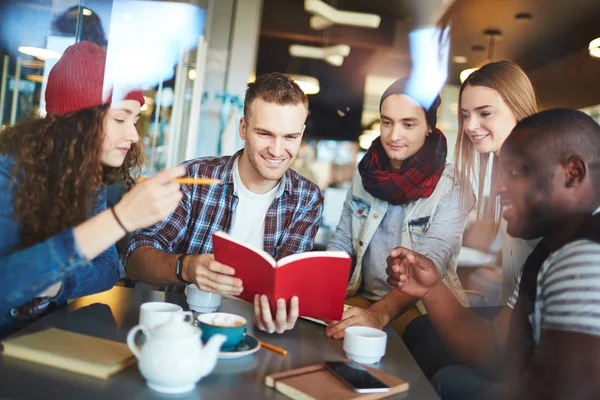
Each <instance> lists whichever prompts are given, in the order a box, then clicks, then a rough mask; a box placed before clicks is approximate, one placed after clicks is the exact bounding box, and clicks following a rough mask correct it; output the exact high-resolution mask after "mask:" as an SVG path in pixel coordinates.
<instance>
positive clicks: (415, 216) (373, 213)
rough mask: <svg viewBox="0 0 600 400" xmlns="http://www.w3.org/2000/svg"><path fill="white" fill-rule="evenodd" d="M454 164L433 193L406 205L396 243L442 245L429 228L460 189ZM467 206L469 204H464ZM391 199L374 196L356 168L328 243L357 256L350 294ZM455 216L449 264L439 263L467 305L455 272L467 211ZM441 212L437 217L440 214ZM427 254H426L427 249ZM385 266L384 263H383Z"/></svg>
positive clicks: (418, 247) (355, 289)
mask: <svg viewBox="0 0 600 400" xmlns="http://www.w3.org/2000/svg"><path fill="white" fill-rule="evenodd" d="M452 170H453V167H452V165H447V166H446V168H445V169H444V172H443V173H442V177H441V178H440V180H439V182H438V184H437V186H436V188H435V190H434V191H433V193H432V195H431V196H430V197H427V198H422V199H419V200H417V201H414V202H411V203H408V204H407V205H406V211H405V217H404V221H403V223H402V235H401V237H402V239H401V243H398V244H397V246H402V247H406V248H408V249H411V250H413V251H416V252H419V253H424V251H423V250H424V249H425V248H427V247H431V246H438V245H439V238H438V239H437V240H436V241H435V242H432V243H428V240H429V238H428V234H427V232H428V229H429V226H430V225H431V224H432V222H433V221H434V220H435V219H436V215H437V214H436V213H437V211H438V209H439V206H440V204H442V203H443V202H444V201H446V199H447V198H448V197H449V194H450V192H451V191H453V190H459V189H458V186H457V185H456V184H455V183H454V182H453V179H452V176H453V175H452ZM465 208H468V206H467V205H465ZM387 209H388V203H387V202H385V201H383V200H380V199H377V198H375V197H373V196H371V195H370V194H369V193H368V192H367V191H366V190H365V188H364V187H363V185H362V180H361V176H360V174H359V173H358V170H357V171H355V173H354V177H353V179H352V186H351V187H350V189H349V190H348V195H347V197H346V201H345V202H344V209H343V211H342V216H341V218H340V223H339V224H338V226H337V228H336V231H335V233H334V235H333V238H332V239H331V241H330V242H329V245H328V246H327V249H328V250H343V251H346V252H348V253H349V254H351V255H354V256H355V257H356V265H355V268H354V270H353V272H352V275H351V277H350V282H349V284H348V289H347V294H346V295H347V296H348V297H350V296H354V295H356V294H357V293H358V291H359V290H360V287H361V282H362V279H363V268H364V267H365V266H364V265H363V256H364V254H365V252H366V250H367V248H368V247H369V243H370V242H371V239H372V238H373V236H374V235H375V231H376V230H377V229H378V227H379V225H380V223H381V221H382V219H383V217H384V215H385V213H386V211H387ZM459 214H461V215H460V216H459V215H456V216H449V217H450V220H452V221H453V225H452V226H448V227H447V229H446V231H448V237H452V238H454V239H453V240H452V242H445V243H443V244H444V245H445V246H448V248H449V249H450V252H451V257H450V260H449V262H448V263H447V265H443V266H437V265H436V267H438V269H439V273H440V276H441V277H442V280H443V282H444V283H445V284H446V286H448V288H449V289H450V291H451V292H452V294H454V296H455V297H456V298H457V299H458V300H459V301H460V303H461V304H463V305H464V306H468V300H467V297H466V295H465V293H464V291H463V289H462V286H461V284H460V281H459V280H458V276H457V275H456V259H457V256H458V253H459V251H460V246H461V241H462V232H463V230H464V228H465V225H466V216H467V211H466V210H465V212H464V213H459ZM440 217H441V216H439V217H438V218H440ZM425 255H427V254H426V253H425ZM383 268H385V266H383ZM417 307H418V308H419V310H420V311H421V312H422V313H425V311H426V310H425V308H424V307H423V305H422V303H421V302H420V301H419V302H418V303H417Z"/></svg>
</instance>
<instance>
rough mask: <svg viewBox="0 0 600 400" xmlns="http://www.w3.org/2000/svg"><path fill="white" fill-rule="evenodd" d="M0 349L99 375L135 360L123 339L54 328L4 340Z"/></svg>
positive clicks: (49, 363)
mask: <svg viewBox="0 0 600 400" xmlns="http://www.w3.org/2000/svg"><path fill="white" fill-rule="evenodd" d="M2 353H3V355H4V356H5V357H6V356H8V357H15V358H19V359H22V360H26V361H31V362H34V363H38V364H44V365H49V366H51V367H56V368H60V369H64V370H67V371H71V372H76V373H79V374H84V375H89V376H93V377H96V378H102V379H107V378H108V377H109V376H110V375H112V374H114V373H115V372H117V371H120V370H122V369H124V368H126V367H128V366H130V365H132V364H134V363H135V361H136V359H135V357H134V356H133V354H132V353H131V351H129V348H128V347H127V345H125V344H123V343H119V342H113V341H110V340H106V339H100V338H97V337H93V336H87V335H82V334H80V333H74V332H68V331H63V330H61V329H56V328H49V329H46V330H43V331H40V332H36V333H32V334H29V335H23V336H19V337H17V338H14V339H9V340H6V341H3V342H2Z"/></svg>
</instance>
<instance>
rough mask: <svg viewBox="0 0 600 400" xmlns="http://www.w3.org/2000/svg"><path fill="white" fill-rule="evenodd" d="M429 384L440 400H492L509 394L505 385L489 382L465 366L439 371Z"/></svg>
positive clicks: (454, 366)
mask: <svg viewBox="0 0 600 400" xmlns="http://www.w3.org/2000/svg"><path fill="white" fill-rule="evenodd" d="M431 384H432V385H433V387H434V389H435V391H436V392H437V394H438V395H439V396H440V398H441V399H442V400H492V399H495V398H503V397H505V396H506V395H507V394H508V393H509V387H508V385H507V384H505V383H502V382H491V381H489V380H487V379H486V378H485V377H484V376H482V375H480V374H478V373H477V372H476V371H475V370H473V369H472V368H469V367H467V366H465V365H450V366H448V367H444V368H442V369H440V370H439V371H438V372H437V373H436V374H435V375H434V376H433V379H432V380H431Z"/></svg>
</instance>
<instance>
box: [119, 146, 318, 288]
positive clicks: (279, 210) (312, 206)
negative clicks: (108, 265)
mask: <svg viewBox="0 0 600 400" xmlns="http://www.w3.org/2000/svg"><path fill="white" fill-rule="evenodd" d="M242 151H243V150H240V151H238V152H237V153H236V154H234V155H233V156H230V157H229V156H228V157H206V158H198V159H195V160H190V161H186V162H185V163H184V164H183V165H185V167H186V169H187V173H186V175H185V177H186V178H213V179H220V180H221V184H220V185H182V187H181V191H182V192H183V199H182V200H181V202H180V203H179V206H178V207H177V209H175V211H174V212H173V213H172V214H171V215H170V216H169V217H167V219H165V220H163V221H161V222H159V223H157V224H156V225H154V226H151V227H149V228H145V229H140V230H138V231H136V232H135V233H134V234H133V235H132V237H131V239H130V241H129V245H128V248H127V252H126V254H125V260H127V257H128V256H129V254H131V252H133V251H134V250H135V249H137V248H138V247H140V246H152V247H154V248H156V249H158V250H161V251H164V252H167V253H174V254H206V253H212V251H213V250H212V249H213V243H212V235H213V233H215V232H216V231H218V230H222V231H225V232H227V233H229V232H230V229H231V222H232V220H233V215H234V214H235V210H236V206H237V202H238V198H237V194H236V191H235V186H234V181H233V166H234V161H235V159H236V158H237V157H238V156H240V155H241V154H242ZM282 180H283V182H282V184H280V185H279V190H278V192H277V195H276V196H275V200H274V201H273V203H272V204H271V206H270V207H269V209H268V210H267V214H266V216H265V230H264V251H266V252H267V253H269V254H270V255H271V256H273V257H274V258H275V259H276V260H279V259H281V258H283V257H285V256H287V255H290V254H295V253H302V252H305V251H310V250H311V249H312V247H313V240H314V237H315V235H316V234H317V229H318V228H319V221H320V219H321V213H322V211H323V195H322V194H321V191H320V190H319V187H318V186H317V185H315V184H314V183H312V182H311V181H309V180H308V179H306V178H304V177H303V176H302V175H300V174H298V173H297V172H295V171H292V170H290V169H288V170H287V171H286V172H285V174H284V176H283V177H282ZM174 268H175V266H173V271H174V270H175V269H174ZM177 286H178V287H170V288H169V290H170V291H181V290H182V287H183V285H177Z"/></svg>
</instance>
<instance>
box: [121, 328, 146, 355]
mask: <svg viewBox="0 0 600 400" xmlns="http://www.w3.org/2000/svg"><path fill="white" fill-rule="evenodd" d="M138 331H142V332H143V333H144V335H146V337H149V336H150V332H149V331H148V328H146V327H145V326H144V325H137V326H136V327H134V328H133V329H132V330H130V331H129V333H128V334H127V347H129V350H131V352H132V353H133V355H134V356H135V358H137V359H139V358H140V350H141V347H140V346H138V345H137V344H135V335H136V333H138Z"/></svg>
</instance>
